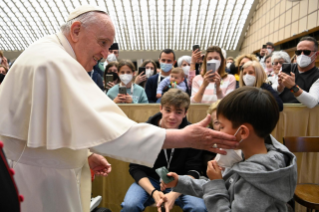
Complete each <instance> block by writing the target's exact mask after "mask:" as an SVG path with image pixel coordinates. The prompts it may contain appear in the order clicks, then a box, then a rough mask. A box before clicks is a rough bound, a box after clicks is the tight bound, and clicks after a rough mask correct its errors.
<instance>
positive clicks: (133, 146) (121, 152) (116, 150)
mask: <svg viewBox="0 0 319 212" xmlns="http://www.w3.org/2000/svg"><path fill="white" fill-rule="evenodd" d="M165 138H166V130H165V129H163V128H160V127H156V126H154V125H151V124H145V123H140V124H136V125H133V126H132V127H131V128H129V129H128V130H127V131H126V132H125V133H124V134H123V135H121V136H120V137H118V138H116V139H115V140H113V141H111V142H107V143H103V144H100V145H98V146H94V147H91V148H90V150H91V151H92V152H95V153H98V154H101V155H104V156H109V157H112V158H115V159H118V160H123V161H126V162H131V163H137V164H141V165H145V166H149V167H153V165H154V163H155V161H156V159H157V156H158V154H159V152H160V151H161V149H162V147H163V144H164V140H165Z"/></svg>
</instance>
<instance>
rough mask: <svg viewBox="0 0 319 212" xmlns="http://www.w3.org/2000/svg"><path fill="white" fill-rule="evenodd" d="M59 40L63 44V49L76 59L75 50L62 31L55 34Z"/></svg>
mask: <svg viewBox="0 0 319 212" xmlns="http://www.w3.org/2000/svg"><path fill="white" fill-rule="evenodd" d="M55 35H56V36H57V38H58V40H59V42H60V44H61V45H62V46H63V48H64V49H65V51H66V52H67V53H68V54H69V55H71V56H72V57H73V58H74V59H76V55H75V52H74V50H73V48H72V46H71V44H70V42H69V41H68V39H67V38H66V37H65V35H64V34H63V33H62V32H58V33H56V34H55Z"/></svg>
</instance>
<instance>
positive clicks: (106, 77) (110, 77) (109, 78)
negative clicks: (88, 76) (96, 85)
mask: <svg viewBox="0 0 319 212" xmlns="http://www.w3.org/2000/svg"><path fill="white" fill-rule="evenodd" d="M113 81H114V79H113V74H106V75H105V84H107V83H109V82H113Z"/></svg>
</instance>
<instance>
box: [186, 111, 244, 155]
mask: <svg viewBox="0 0 319 212" xmlns="http://www.w3.org/2000/svg"><path fill="white" fill-rule="evenodd" d="M210 121H211V116H210V115H209V114H208V115H207V116H206V118H205V119H203V120H202V121H200V122H198V123H196V124H192V125H188V126H186V127H185V128H183V129H182V130H181V133H182V134H183V141H184V142H187V144H188V145H189V147H190V148H194V149H206V150H208V151H211V152H215V153H220V154H223V155H225V154H226V151H224V150H221V149H219V148H223V149H235V148H237V147H238V141H237V140H236V137H235V136H233V135H229V134H226V133H223V132H219V131H215V130H212V129H209V128H207V125H208V124H209V123H210ZM214 144H217V146H218V148H214V147H213V145H214Z"/></svg>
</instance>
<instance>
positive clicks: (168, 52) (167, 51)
mask: <svg viewBox="0 0 319 212" xmlns="http://www.w3.org/2000/svg"><path fill="white" fill-rule="evenodd" d="M163 52H164V53H165V54H170V53H173V55H174V61H175V52H174V51H173V50H172V49H164V50H163V51H161V53H160V55H159V58H161V57H162V53H163Z"/></svg>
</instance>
